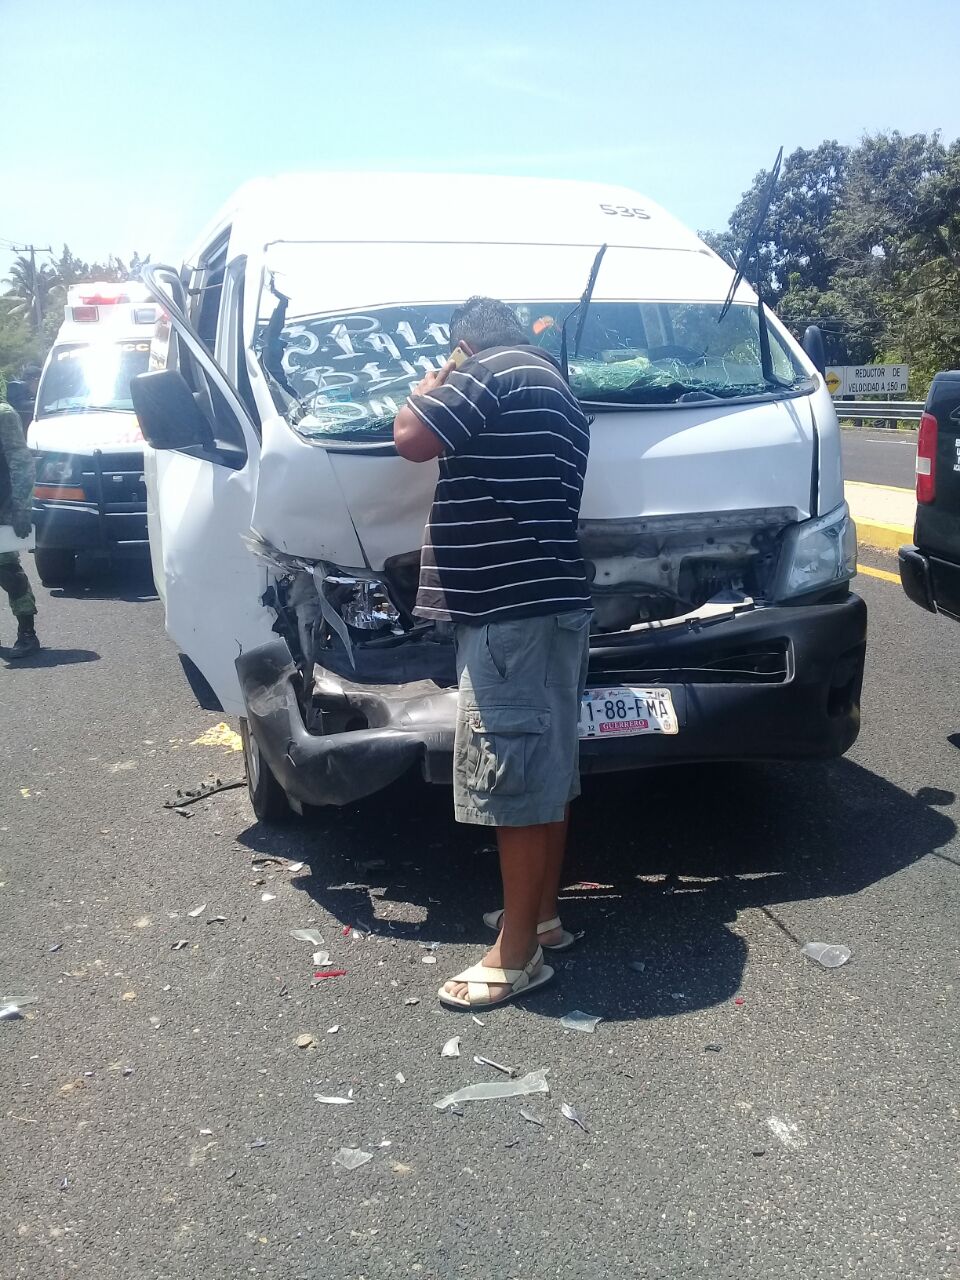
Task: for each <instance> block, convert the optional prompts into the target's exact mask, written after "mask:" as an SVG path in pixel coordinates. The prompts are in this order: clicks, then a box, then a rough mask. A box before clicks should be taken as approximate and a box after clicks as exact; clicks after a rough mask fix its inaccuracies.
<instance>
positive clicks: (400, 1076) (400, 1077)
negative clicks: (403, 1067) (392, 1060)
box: [393, 1071, 407, 1084]
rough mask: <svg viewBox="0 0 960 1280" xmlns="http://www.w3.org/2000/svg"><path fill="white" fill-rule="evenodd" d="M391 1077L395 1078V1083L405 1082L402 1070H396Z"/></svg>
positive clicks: (405, 1078)
mask: <svg viewBox="0 0 960 1280" xmlns="http://www.w3.org/2000/svg"><path fill="white" fill-rule="evenodd" d="M393 1078H394V1080H396V1082H397V1084H406V1083H407V1077H406V1076H405V1075H404V1074H403V1072H402V1071H398V1072H397V1074H396V1075H395V1076H394V1077H393Z"/></svg>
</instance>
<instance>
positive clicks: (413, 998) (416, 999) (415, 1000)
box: [403, 996, 420, 1004]
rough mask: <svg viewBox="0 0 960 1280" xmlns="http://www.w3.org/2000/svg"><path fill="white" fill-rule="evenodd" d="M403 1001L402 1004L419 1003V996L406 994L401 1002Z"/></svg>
mask: <svg viewBox="0 0 960 1280" xmlns="http://www.w3.org/2000/svg"><path fill="white" fill-rule="evenodd" d="M403 1003H404V1004H419V1003H420V997H419V996H407V998H406V1000H404V1002H403Z"/></svg>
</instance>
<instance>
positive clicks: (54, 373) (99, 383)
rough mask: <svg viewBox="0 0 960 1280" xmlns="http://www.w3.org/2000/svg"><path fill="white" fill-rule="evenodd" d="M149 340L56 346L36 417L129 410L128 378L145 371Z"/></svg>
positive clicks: (41, 386)
mask: <svg viewBox="0 0 960 1280" xmlns="http://www.w3.org/2000/svg"><path fill="white" fill-rule="evenodd" d="M149 359H150V343H149V342H135V341H131V342H101V343H91V344H87V343H83V344H78V345H76V346H65V347H57V348H56V349H55V350H54V352H53V355H52V356H51V358H50V364H49V365H48V366H47V368H46V371H45V372H44V375H43V377H42V379H41V380H40V391H39V394H38V396H37V417H38V418H47V417H50V416H52V415H53V414H58V413H91V412H100V413H102V412H107V413H110V412H116V413H132V412H133V400H132V399H131V398H130V380H131V378H133V377H134V375H135V374H138V373H145V372H146V369H147V363H148V361H149Z"/></svg>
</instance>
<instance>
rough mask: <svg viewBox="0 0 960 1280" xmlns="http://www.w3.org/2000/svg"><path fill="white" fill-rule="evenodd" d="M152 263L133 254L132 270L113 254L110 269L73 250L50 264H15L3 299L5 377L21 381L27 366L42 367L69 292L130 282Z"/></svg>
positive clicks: (1, 369)
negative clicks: (94, 283)
mask: <svg viewBox="0 0 960 1280" xmlns="http://www.w3.org/2000/svg"><path fill="white" fill-rule="evenodd" d="M149 261H150V257H149V255H147V257H146V258H141V257H140V255H139V253H136V252H134V254H133V257H132V258H131V259H130V262H129V264H127V263H125V262H124V261H123V259H122V258H118V257H116V256H115V255H113V254H111V255H110V256H108V258H107V260H106V262H105V263H102V262H84V261H83V260H82V259H81V258H78V257H77V256H76V255H75V254H74V253H71V251H70V248H69V246H68V245H64V246H63V252H62V253H61V254H60V255H59V256H53V258H52V260H51V262H49V263H44V262H39V261H38V262H37V263H36V269H35V270H34V266H33V264H31V262H30V258H29V257H28V256H26V255H23V254H22V255H20V256H19V257H17V258H15V259H14V262H13V265H12V267H11V268H10V274H9V275H8V277H7V279H6V281H5V282H4V283H5V284H6V285H7V291H6V292H5V293H3V294H0V376H3V375H6V377H7V378H12V377H16V376H17V375H18V374H19V373H20V371H21V369H22V367H23V365H25V364H29V363H31V362H36V363H41V362H42V361H43V359H44V357H45V356H46V354H47V352H48V351H49V350H50V348H51V346H52V345H53V341H54V339H55V338H56V336H57V331H58V329H59V328H60V325H61V323H62V322H63V307H64V304H65V302H66V300H67V289H68V288H69V287H70V286H71V285H73V284H79V283H80V282H82V281H84V280H113V281H120V280H130V279H135V278H136V277H137V276H139V274H140V269H141V267H143V266H144V264H145V263H147V262H149Z"/></svg>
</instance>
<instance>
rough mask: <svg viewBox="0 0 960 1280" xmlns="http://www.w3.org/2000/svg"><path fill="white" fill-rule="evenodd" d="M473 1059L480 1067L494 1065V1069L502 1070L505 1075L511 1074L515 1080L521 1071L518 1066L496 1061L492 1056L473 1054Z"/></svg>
mask: <svg viewBox="0 0 960 1280" xmlns="http://www.w3.org/2000/svg"><path fill="white" fill-rule="evenodd" d="M473 1060H474V1062H475V1063H476V1064H477V1066H478V1067H493V1069H494V1071H502V1072H503V1074H504V1075H505V1076H509V1077H510V1079H511V1080H515V1079H516V1078H517V1076H518V1075H519V1074H520V1072H519V1071H518V1070H517V1068H516V1067H505V1066H504V1065H503V1063H502V1062H494V1060H493V1059H492V1058H481V1057H480V1055H479V1054H476V1053H475V1054H474V1055H473Z"/></svg>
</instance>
